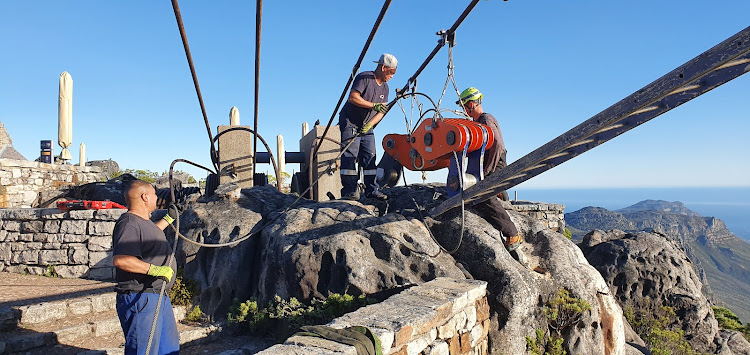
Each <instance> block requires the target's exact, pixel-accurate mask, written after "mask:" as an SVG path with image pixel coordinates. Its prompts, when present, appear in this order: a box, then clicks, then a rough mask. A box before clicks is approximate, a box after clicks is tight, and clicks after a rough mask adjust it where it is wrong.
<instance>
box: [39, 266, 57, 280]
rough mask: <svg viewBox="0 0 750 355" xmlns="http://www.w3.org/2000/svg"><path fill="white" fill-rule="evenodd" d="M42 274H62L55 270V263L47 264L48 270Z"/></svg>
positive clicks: (51, 275)
mask: <svg viewBox="0 0 750 355" xmlns="http://www.w3.org/2000/svg"><path fill="white" fill-rule="evenodd" d="M42 276H47V277H60V275H58V274H57V271H55V265H47V271H45V272H44V274H42Z"/></svg>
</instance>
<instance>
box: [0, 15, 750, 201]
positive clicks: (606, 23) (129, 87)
mask: <svg viewBox="0 0 750 355" xmlns="http://www.w3.org/2000/svg"><path fill="white" fill-rule="evenodd" d="M468 3H469V1H468V0H465V1H464V0H461V1H458V0H444V1H442V0H441V1H437V0H435V1H416V0H412V1H404V0H395V1H393V4H392V5H391V7H390V9H389V11H388V13H387V14H386V16H385V19H384V21H383V24H382V26H381V29H380V31H379V32H378V33H377V35H376V37H375V40H374V42H373V44H372V46H371V48H370V50H369V52H368V54H367V56H366V57H365V61H364V63H363V66H362V67H361V69H360V70H372V69H373V68H374V64H372V60H375V59H377V57H378V56H379V55H380V53H382V52H389V53H392V54H394V55H396V57H398V59H399V61H400V65H399V69H398V72H397V73H396V76H395V77H394V79H393V80H392V81H391V82H390V86H391V88H392V89H393V88H401V87H403V86H404V85H405V84H406V81H407V79H408V78H409V76H411V75H412V74H413V73H414V72H415V71H416V69H417V68H418V67H419V65H421V64H422V62H423V61H424V59H425V58H426V57H427V55H428V54H429V52H430V51H431V50H432V48H434V46H435V43H436V40H437V36H435V34H434V33H435V32H436V31H437V30H440V29H444V28H446V29H447V28H449V27H450V26H451V25H452V24H453V22H454V21H455V20H456V18H457V17H458V15H459V14H460V13H461V12H462V11H463V9H464V8H465V7H466V5H467V4H468ZM382 4H383V3H382V2H381V1H265V2H264V8H263V29H262V48H261V73H260V105H259V120H260V121H259V132H260V134H261V135H262V136H263V137H264V138H265V139H266V140H267V141H269V143H271V144H272V146H273V149H274V150H275V141H276V139H275V137H276V135H278V134H282V135H283V136H284V138H285V142H286V146H287V149H288V150H297V148H298V147H297V144H296V142H297V140H298V139H299V138H300V135H301V124H302V122H303V121H307V122H309V123H311V124H312V122H315V120H318V119H319V120H320V121H321V122H324V123H325V122H328V120H329V118H330V117H331V114H332V111H333V109H334V107H335V105H336V102H337V100H338V98H339V96H340V94H341V90H342V89H343V87H344V85H345V83H346V81H347V78H348V75H349V73H350V71H351V69H352V67H353V65H354V63H355V62H356V59H357V57H358V56H359V53H360V51H361V49H362V46H363V44H364V41H365V39H366V38H367V35H368V34H369V31H370V29H371V27H372V25H373V23H374V21H375V18H376V16H377V14H378V12H379V11H380V8H381V7H382ZM180 9H181V12H182V16H183V20H184V24H185V27H186V31H187V36H188V40H189V42H190V48H191V51H192V54H193V59H194V60H195V65H196V70H197V74H198V79H199V82H200V85H201V89H202V93H203V98H204V101H205V104H206V107H207V111H208V117H209V120H210V122H211V126H212V130H213V131H214V133H215V132H216V126H217V125H219V124H227V123H228V121H229V119H228V115H229V110H230V108H231V107H232V106H237V107H238V108H239V110H240V114H241V121H242V123H243V124H246V125H252V120H253V95H254V92H253V87H254V84H253V80H254V77H253V76H254V74H253V73H254V60H255V58H254V40H255V2H251V1H243V2H240V1H210V2H208V1H188V0H183V1H180ZM748 13H750V2H749V1H747V0H730V1H718V2H710V3H709V2H706V1H694V0H687V1H674V0H667V1H645V0H631V1H564V2H563V1H519V0H511V1H508V2H503V1H498V0H491V1H481V2H480V3H479V4H478V5H477V7H476V8H475V10H474V11H473V12H472V13H471V14H470V15H469V17H468V18H467V19H466V21H465V22H464V24H463V25H462V26H461V27H460V28H459V30H458V32H457V45H456V47H455V49H454V64H455V78H456V81H457V83H458V86H459V87H460V89H463V88H465V87H468V86H476V87H478V88H479V89H480V90H481V91H482V92H483V93H484V95H485V101H484V108H485V110H486V111H488V112H491V113H493V114H494V115H495V116H496V117H497V118H498V119H499V121H500V125H501V127H502V130H503V135H504V138H505V143H506V146H507V147H508V150H509V153H508V159H509V161H511V162H512V161H515V160H516V159H518V158H520V157H522V156H524V155H526V154H527V153H529V152H530V151H532V150H534V149H535V148H537V147H539V146H541V145H542V144H544V143H546V142H548V141H549V140H551V139H553V138H555V137H557V136H558V135H560V134H562V133H563V132H565V131H567V130H568V129H570V128H572V127H574V126H576V125H577V124H579V123H580V122H582V121H584V120H586V119H588V118H589V117H591V116H593V115H594V114H596V113H598V112H600V111H601V110H603V109H605V108H607V107H609V106H610V105H612V104H613V103H615V102H617V101H619V100H620V99H622V98H623V97H625V96H627V95H629V94H630V93H632V92H634V91H635V90H637V89H640V88H641V87H643V86H645V85H647V84H648V83H650V82H652V81H653V80H656V79H657V78H659V77H660V76H662V75H663V74H666V73H667V72H669V71H670V70H672V69H674V68H676V67H677V66H679V65H681V64H683V63H685V62H686V61H688V60H690V59H692V58H693V57H695V56H697V55H698V54H700V53H702V52H703V51H705V50H707V49H709V48H711V47H712V46H714V45H716V44H718V43H719V42H721V41H722V40H724V39H726V38H727V37H729V36H731V35H733V34H735V33H737V32H738V31H740V30H742V29H744V28H745V27H747V26H748V25H750V21H748V15H747V14H748ZM0 34H1V35H0V122H2V123H3V124H4V125H5V128H6V129H7V130H8V131H9V132H10V135H11V138H12V139H13V145H14V147H15V148H16V149H17V150H18V151H20V152H21V153H22V154H23V155H25V156H26V158H28V159H32V160H33V159H34V158H36V157H37V156H38V154H39V141H40V140H41V139H53V140H56V139H57V95H58V78H59V75H60V73H62V72H63V71H68V72H69V73H71V75H72V77H73V81H74V85H73V87H74V94H73V122H74V123H73V148H74V149H72V150H71V152H72V153H73V157H74V160H73V161H74V162H77V161H78V146H79V144H80V143H81V142H84V143H85V144H86V147H87V158H88V159H89V160H97V159H108V158H112V159H114V160H116V161H117V162H119V164H120V166H121V167H123V168H135V169H149V170H153V171H159V172H161V171H164V170H167V169H168V168H169V164H170V163H171V162H172V160H173V159H176V158H184V159H189V160H193V161H196V162H198V163H201V164H204V165H206V166H209V165H210V159H209V143H208V137H207V135H206V131H205V126H204V123H203V118H202V116H201V111H200V106H199V104H198V100H197V98H196V94H195V91H194V88H193V85H192V80H191V76H190V71H189V68H188V65H187V61H186V59H185V55H184V52H183V49H182V43H181V41H180V36H179V32H178V29H177V26H176V23H175V19H174V14H173V12H172V8H171V4H170V2H169V1H166V0H162V1H152V0H150V1H127V2H122V1H121V2H113V1H65V2H62V1H33V2H31V1H3V2H1V3H0ZM447 59H448V50H447V47H446V48H444V49H443V50H442V51H441V52H440V53H439V54H438V55H437V57H436V58H435V60H433V61H432V63H431V64H430V65H429V66H428V67H427V69H426V70H425V71H424V72H423V73H422V75H421V76H420V77H419V80H418V90H419V91H420V92H423V93H425V94H427V95H429V96H431V97H432V98H433V99H434V100H435V101H437V99H438V98H439V97H440V93H441V91H442V89H443V84H444V82H445V79H446V75H447V70H446V65H447ZM749 99H750V75H745V76H742V77H740V78H737V79H735V80H733V81H731V82H729V83H727V84H725V85H723V86H721V87H719V88H717V89H715V90H713V91H711V92H709V93H707V94H705V95H703V96H701V97H698V98H697V99H694V100H692V101H690V102H688V103H686V104H684V105H682V106H680V107H678V108H676V109H674V110H672V111H670V112H668V113H667V114H665V115H662V116H660V117H658V118H656V119H654V120H652V121H651V122H648V123H646V124H644V125H642V126H640V127H637V128H635V129H633V130H631V131H630V132H628V133H626V134H625V135H623V136H620V137H618V138H616V139H614V140H612V141H610V142H607V143H605V144H604V145H602V146H600V147H597V148H596V149H593V150H592V151H589V152H587V153H585V154H583V155H581V156H579V157H577V158H575V159H573V160H571V161H569V162H567V163H565V164H563V165H561V166H559V167H556V168H554V169H552V170H549V171H548V172H546V173H544V174H542V175H540V176H538V177H536V178H534V179H531V180H529V181H527V182H525V183H523V184H522V185H520V186H519V187H521V188H558V187H634V186H649V187H661V186H750V178H748V176H750V159H748V155H747V154H748V153H747V152H749V151H750V140H749V139H747V136H748V132H750V110H749V109H748V103H749V102H750V100H749ZM453 101H455V93H452V90H450V89H449V91H448V93H447V94H446V98H445V99H444V105H443V106H444V107H449V108H456V107H455V106H454V105H453V104H452V102H453ZM423 102H424V101H423ZM425 103H426V102H425ZM409 105H410V102H409V101H405V102H404V107H405V108H407V112H409V111H408V108H409ZM414 120H416V117H415V118H414ZM335 121H337V119H336V120H335ZM405 130H406V125H405V117H404V114H403V113H401V112H400V110H396V111H391V113H389V115H388V116H387V117H386V119H385V121H384V122H383V123H382V124H381V125H380V126H378V127H377V129H376V135H377V137H378V139H381V138H382V137H383V136H384V135H385V134H387V133H404V132H405ZM59 151H60V148H59V147H58V146H55V152H56V153H59ZM379 154H382V149H381V148H380V147H379ZM178 168H181V169H183V170H188V171H190V172H193V173H194V174H195V175H196V176H197V177H202V175H203V174H202V173H201V172H199V171H198V170H191V169H189V168H187V167H186V166H185V165H178ZM287 169H288V170H295V169H296V170H298V168H297V167H295V166H294V165H291V164H290V165H288V166H287ZM259 170H260V171H264V170H269V171H270V170H271V169H270V168H269V167H268V166H261V167H259ZM444 177H445V173H444V172H433V173H429V174H428V180H429V181H443V180H444ZM407 180H408V181H409V182H418V181H420V180H421V179H419V175H418V174H409V175H407Z"/></svg>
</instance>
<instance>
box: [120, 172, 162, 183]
mask: <svg viewBox="0 0 750 355" xmlns="http://www.w3.org/2000/svg"><path fill="white" fill-rule="evenodd" d="M122 174H130V175H133V176H134V177H135V178H136V179H139V180H143V181H145V182H148V183H153V182H154V181H156V178H158V177H159V173H157V172H154V171H151V170H144V169H137V170H136V169H125V170H120V171H116V172H113V173H112V174H110V175H109V178H110V179H114V178H116V177H119V176H120V175H122Z"/></svg>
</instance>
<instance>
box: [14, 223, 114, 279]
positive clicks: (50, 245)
mask: <svg viewBox="0 0 750 355" xmlns="http://www.w3.org/2000/svg"><path fill="white" fill-rule="evenodd" d="M124 212H125V210H124V209H111V210H80V211H67V212H65V211H61V210H58V209H56V208H48V209H44V208H27V209H0V225H2V228H0V271H6V272H13V273H30V274H33V275H44V274H45V273H48V272H49V271H51V269H52V268H54V271H55V272H56V273H57V274H58V275H60V277H64V278H72V277H85V278H90V279H95V280H111V279H113V278H114V267H113V266H112V229H113V228H114V226H115V221H116V220H117V218H119V217H120V215H121V214H123V213H124ZM50 265H52V267H50Z"/></svg>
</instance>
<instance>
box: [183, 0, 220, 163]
mask: <svg viewBox="0 0 750 355" xmlns="http://www.w3.org/2000/svg"><path fill="white" fill-rule="evenodd" d="M172 9H173V10H174V17H175V19H176V20H177V27H178V28H179V29H180V37H182V46H183V47H184V48H185V56H187V61H188V65H189V66H190V74H191V75H192V76H193V86H195V92H196V94H198V103H200V105H201V113H202V114H203V121H204V122H205V123H206V132H208V140H209V141H210V142H211V162H212V163H213V165H214V168H215V169H216V172H217V173H218V172H219V162H218V154H217V153H216V146H215V145H214V141H213V140H212V138H213V134H212V133H211V125H210V124H209V123H208V115H207V114H206V105H204V104H203V95H201V86H200V85H199V84H198V75H197V74H196V73H195V66H194V65H193V56H192V55H191V54H190V45H189V44H188V40H187V35H186V34H185V27H184V26H183V24H182V15H181V14H180V5H179V4H177V0H172Z"/></svg>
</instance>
